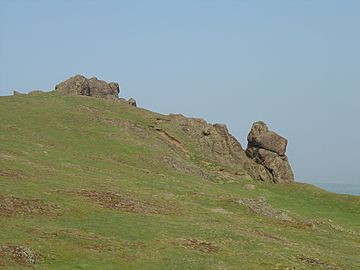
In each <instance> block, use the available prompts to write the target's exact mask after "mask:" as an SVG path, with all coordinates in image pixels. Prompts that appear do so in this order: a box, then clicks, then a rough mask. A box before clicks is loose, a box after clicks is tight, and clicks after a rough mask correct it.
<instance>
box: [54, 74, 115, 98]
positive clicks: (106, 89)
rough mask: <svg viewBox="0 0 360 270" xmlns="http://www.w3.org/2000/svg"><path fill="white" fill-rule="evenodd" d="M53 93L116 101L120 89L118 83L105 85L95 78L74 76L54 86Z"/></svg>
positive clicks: (105, 83)
mask: <svg viewBox="0 0 360 270" xmlns="http://www.w3.org/2000/svg"><path fill="white" fill-rule="evenodd" d="M55 91H57V92H59V93H61V94H64V95H82V96H93V97H100V98H109V99H118V98H119V93H120V87H119V84H118V83H115V82H111V83H107V82H105V81H102V80H98V79H97V78H96V77H92V78H90V79H87V78H86V77H84V76H82V75H76V76H74V77H71V78H69V79H67V80H66V81H64V82H62V83H59V84H58V85H56V86H55Z"/></svg>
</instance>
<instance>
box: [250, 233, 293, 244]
mask: <svg viewBox="0 0 360 270" xmlns="http://www.w3.org/2000/svg"><path fill="white" fill-rule="evenodd" d="M256 235H258V236H260V237H263V238H267V239H271V240H275V241H280V242H287V241H286V240H284V239H282V238H280V237H278V236H276V235H272V234H269V233H264V232H256Z"/></svg>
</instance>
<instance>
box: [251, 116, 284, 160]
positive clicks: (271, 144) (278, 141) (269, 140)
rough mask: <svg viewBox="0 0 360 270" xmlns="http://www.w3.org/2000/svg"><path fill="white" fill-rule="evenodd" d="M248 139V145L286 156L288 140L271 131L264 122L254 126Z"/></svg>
mask: <svg viewBox="0 0 360 270" xmlns="http://www.w3.org/2000/svg"><path fill="white" fill-rule="evenodd" d="M247 139H248V143H249V144H250V145H252V146H256V147H259V148H262V149H266V150H269V151H272V152H275V153H277V154H278V155H280V156H283V155H285V152H286V146H287V140H286V139H285V138H284V137H281V136H280V135H278V134H276V133H275V132H273V131H270V130H269V128H268V126H267V125H266V124H265V123H264V122H262V121H258V122H256V123H254V124H253V126H252V128H251V131H250V133H249V135H248V138H247Z"/></svg>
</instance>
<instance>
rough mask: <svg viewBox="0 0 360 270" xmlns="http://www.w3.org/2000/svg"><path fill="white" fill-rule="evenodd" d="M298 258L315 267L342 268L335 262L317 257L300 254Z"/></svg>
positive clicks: (334, 269)
mask: <svg viewBox="0 0 360 270" xmlns="http://www.w3.org/2000/svg"><path fill="white" fill-rule="evenodd" d="M297 259H298V260H299V261H301V262H303V263H304V264H306V265H308V266H310V267H314V268H321V269H325V270H342V268H339V267H337V266H336V265H334V264H330V263H327V262H324V261H322V260H320V259H317V258H310V257H305V256H298V257H297Z"/></svg>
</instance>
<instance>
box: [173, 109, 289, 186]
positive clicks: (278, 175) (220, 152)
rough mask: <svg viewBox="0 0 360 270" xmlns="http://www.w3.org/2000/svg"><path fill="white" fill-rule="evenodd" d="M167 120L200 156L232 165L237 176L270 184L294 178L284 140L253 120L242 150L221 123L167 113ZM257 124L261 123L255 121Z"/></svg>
mask: <svg viewBox="0 0 360 270" xmlns="http://www.w3.org/2000/svg"><path fill="white" fill-rule="evenodd" d="M169 117H170V121H171V122H173V123H175V125H177V127H178V128H179V129H180V130H182V131H183V132H184V133H185V134H186V135H188V136H189V137H190V138H191V140H192V141H193V142H194V145H195V147H197V148H199V150H200V151H199V152H200V153H201V154H202V158H204V159H207V160H213V161H216V162H217V163H219V164H221V165H223V166H226V167H230V168H233V170H235V171H236V172H237V173H238V174H240V175H249V176H250V177H252V178H254V179H256V180H260V181H265V182H273V183H289V182H292V181H293V180H294V176H293V173H292V171H291V167H290V165H289V163H288V160H287V157H286V156H285V155H284V154H285V151H286V145H287V140H286V139H285V138H283V137H281V136H279V135H277V134H276V133H274V132H272V131H269V130H268V128H267V126H266V124H265V123H262V122H257V123H255V124H254V125H253V128H252V129H251V131H250V134H249V136H248V139H249V146H248V148H247V150H246V151H244V149H243V148H242V146H241V144H240V143H239V142H238V141H237V140H236V138H235V137H234V136H232V135H231V134H230V133H229V131H228V129H227V127H226V126H225V125H222V124H214V125H212V124H209V123H207V122H206V121H205V120H203V119H198V118H187V117H184V116H182V115H178V114H176V115H175V114H173V115H170V116H169ZM259 123H261V124H259Z"/></svg>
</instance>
